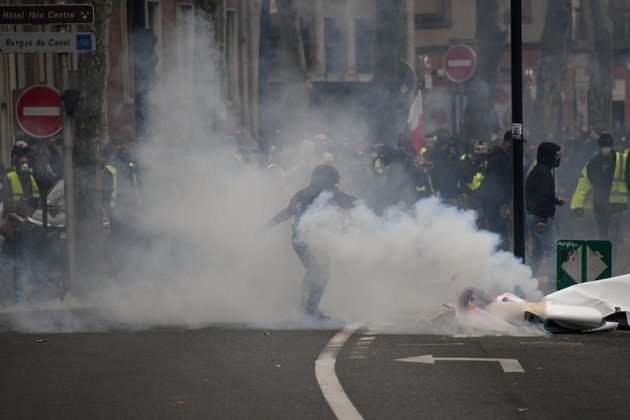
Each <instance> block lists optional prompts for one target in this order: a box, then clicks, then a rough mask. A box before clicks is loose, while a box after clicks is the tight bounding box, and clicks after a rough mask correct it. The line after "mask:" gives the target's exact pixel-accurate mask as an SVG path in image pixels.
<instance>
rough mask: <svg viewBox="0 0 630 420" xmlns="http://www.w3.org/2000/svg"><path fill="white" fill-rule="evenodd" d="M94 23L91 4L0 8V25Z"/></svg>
mask: <svg viewBox="0 0 630 420" xmlns="http://www.w3.org/2000/svg"><path fill="white" fill-rule="evenodd" d="M93 22H94V6H92V5H91V4H41V5H28V6H22V5H19V6H0V25H65V24H67V25H70V24H78V25H80V24H90V23H93Z"/></svg>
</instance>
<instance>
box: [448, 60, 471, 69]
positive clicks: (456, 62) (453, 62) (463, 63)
mask: <svg viewBox="0 0 630 420" xmlns="http://www.w3.org/2000/svg"><path fill="white" fill-rule="evenodd" d="M448 66H449V67H470V66H472V60H448Z"/></svg>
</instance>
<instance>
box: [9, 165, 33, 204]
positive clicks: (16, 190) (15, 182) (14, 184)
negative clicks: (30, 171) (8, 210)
mask: <svg viewBox="0 0 630 420" xmlns="http://www.w3.org/2000/svg"><path fill="white" fill-rule="evenodd" d="M7 177H8V178H9V181H11V191H13V204H15V203H17V202H18V201H20V200H21V199H22V196H23V195H24V190H23V189H22V183H21V182H20V178H19V177H18V174H17V172H15V171H12V172H9V173H8V174H7ZM29 178H31V189H32V192H33V198H39V188H37V183H36V182H35V178H33V176H32V175H29Z"/></svg>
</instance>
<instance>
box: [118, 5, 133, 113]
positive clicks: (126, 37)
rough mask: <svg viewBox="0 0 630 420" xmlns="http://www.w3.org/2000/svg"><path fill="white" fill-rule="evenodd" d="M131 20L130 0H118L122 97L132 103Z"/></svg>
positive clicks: (126, 101)
mask: <svg viewBox="0 0 630 420" xmlns="http://www.w3.org/2000/svg"><path fill="white" fill-rule="evenodd" d="M131 27H132V22H131V1H129V0H120V32H121V34H120V39H121V57H120V58H121V60H120V66H121V73H122V88H123V99H124V101H125V103H133V101H134V94H135V93H134V87H133V66H132V65H131V63H133V45H132V41H133V40H132V37H131V36H130V29H131Z"/></svg>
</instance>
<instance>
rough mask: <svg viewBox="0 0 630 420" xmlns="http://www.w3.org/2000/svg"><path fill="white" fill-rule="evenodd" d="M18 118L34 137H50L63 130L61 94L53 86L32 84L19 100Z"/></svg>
mask: <svg viewBox="0 0 630 420" xmlns="http://www.w3.org/2000/svg"><path fill="white" fill-rule="evenodd" d="M16 112H17V120H18V123H19V124H20V127H22V130H24V132H25V133H26V134H28V135H29V136H33V137H39V138H41V137H50V136H52V135H54V134H56V133H58V132H59V130H61V124H62V117H61V95H60V93H59V91H58V90H57V89H55V88H53V87H50V86H46V85H36V86H31V87H29V88H28V89H26V90H25V91H24V92H22V94H21V95H20V97H19V98H18V100H17V106H16Z"/></svg>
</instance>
